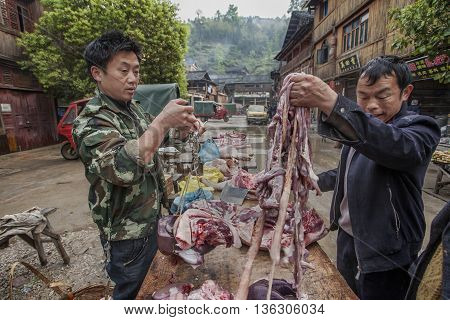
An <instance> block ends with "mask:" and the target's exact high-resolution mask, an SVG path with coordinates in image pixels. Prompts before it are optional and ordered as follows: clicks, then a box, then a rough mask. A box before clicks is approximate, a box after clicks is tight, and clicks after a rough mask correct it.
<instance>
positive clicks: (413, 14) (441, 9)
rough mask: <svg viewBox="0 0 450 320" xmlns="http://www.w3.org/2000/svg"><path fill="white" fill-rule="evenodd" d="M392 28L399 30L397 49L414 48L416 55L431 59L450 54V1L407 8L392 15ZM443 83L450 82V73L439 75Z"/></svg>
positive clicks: (427, 0) (430, 0)
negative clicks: (449, 3) (426, 56)
mask: <svg viewBox="0 0 450 320" xmlns="http://www.w3.org/2000/svg"><path fill="white" fill-rule="evenodd" d="M389 17H390V26H391V27H392V28H393V30H397V33H396V36H395V39H394V42H393V44H392V48H393V49H397V50H401V49H404V48H407V47H408V46H409V45H411V44H412V45H413V46H414V52H413V54H417V55H419V54H420V55H428V56H429V57H430V58H431V59H433V58H434V57H435V56H437V55H439V54H442V53H445V54H447V56H448V55H450V50H449V49H450V41H449V39H450V37H449V36H450V11H449V10H448V0H417V1H415V2H413V3H412V4H410V5H407V6H405V7H404V8H394V9H392V10H390V12H389ZM435 79H436V80H439V81H440V82H443V83H449V82H450V72H449V71H448V70H447V71H444V72H442V73H440V74H438V75H436V76H435Z"/></svg>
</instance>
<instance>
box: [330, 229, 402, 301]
mask: <svg viewBox="0 0 450 320" xmlns="http://www.w3.org/2000/svg"><path fill="white" fill-rule="evenodd" d="M408 267H409V266H404V267H401V268H397V269H392V270H388V271H383V272H371V273H360V274H359V278H358V279H356V277H357V274H358V261H357V259H356V253H355V245H354V242H353V237H352V236H350V235H349V234H348V233H346V232H345V231H343V230H342V229H339V233H338V238H337V268H338V270H339V272H340V273H341V275H342V276H343V277H344V279H345V281H347V284H348V285H349V287H350V288H351V289H352V290H353V292H355V294H356V295H357V296H358V297H359V298H360V299H363V300H378V299H385V300H397V299H404V298H405V296H406V291H407V290H408V286H409V282H410V280H411V278H410V276H409V274H408Z"/></svg>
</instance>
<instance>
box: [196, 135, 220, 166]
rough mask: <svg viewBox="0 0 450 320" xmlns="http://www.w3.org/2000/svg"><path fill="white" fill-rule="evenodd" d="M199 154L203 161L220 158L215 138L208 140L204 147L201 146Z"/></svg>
mask: <svg viewBox="0 0 450 320" xmlns="http://www.w3.org/2000/svg"><path fill="white" fill-rule="evenodd" d="M198 156H199V158H200V161H201V162H202V163H205V162H208V161H212V160H214V159H218V158H220V151H219V148H218V147H217V145H216V143H215V142H214V140H212V139H208V140H206V141H205V142H204V143H203V145H202V147H201V148H200V152H199V153H198Z"/></svg>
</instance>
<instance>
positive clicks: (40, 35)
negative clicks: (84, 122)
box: [18, 0, 188, 99]
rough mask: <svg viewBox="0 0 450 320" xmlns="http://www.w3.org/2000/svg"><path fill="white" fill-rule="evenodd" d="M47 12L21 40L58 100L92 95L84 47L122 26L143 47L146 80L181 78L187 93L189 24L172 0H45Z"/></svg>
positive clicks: (143, 77) (42, 80)
mask: <svg viewBox="0 0 450 320" xmlns="http://www.w3.org/2000/svg"><path fill="white" fill-rule="evenodd" d="M41 2H42V4H43V6H44V8H45V11H44V14H43V15H42V16H41V18H40V19H39V21H38V23H37V24H36V25H35V30H34V31H33V32H32V33H22V34H21V37H20V38H19V39H18V44H19V46H21V47H22V48H23V50H24V54H25V57H26V59H25V60H24V61H22V62H21V63H20V64H21V66H22V67H23V68H25V69H29V70H31V71H32V72H33V73H34V75H35V76H36V77H37V79H38V80H39V82H40V83H41V85H42V86H43V87H44V88H45V89H46V90H48V91H50V92H51V93H52V94H54V95H55V96H56V97H58V98H64V99H74V98H80V97H84V96H87V95H91V94H92V92H93V89H94V84H93V82H92V81H91V80H90V78H89V76H88V74H87V72H86V70H85V62H84V59H83V56H82V53H83V50H84V47H85V46H86V44H88V43H89V42H90V41H92V40H93V39H95V38H96V37H98V36H100V35H101V34H102V33H103V32H105V31H107V30H112V29H116V30H120V31H123V32H124V33H126V34H128V35H129V36H131V37H132V38H133V39H135V40H137V41H138V42H139V43H140V44H141V47H142V61H141V83H168V82H177V83H178V84H179V86H180V88H181V92H182V93H183V94H184V93H186V91H187V89H186V87H187V81H186V75H185V70H184V55H185V53H186V51H187V38H188V27H187V26H186V25H184V24H182V23H181V22H180V21H179V20H178V19H177V17H176V15H177V10H178V9H177V7H176V6H175V5H173V4H172V3H171V2H170V1H169V0H141V1H139V2H137V1H134V0H42V1H41Z"/></svg>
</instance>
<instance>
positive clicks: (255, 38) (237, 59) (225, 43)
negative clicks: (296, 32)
mask: <svg viewBox="0 0 450 320" xmlns="http://www.w3.org/2000/svg"><path fill="white" fill-rule="evenodd" d="M188 23H189V28H190V38H189V43H188V53H187V55H186V57H187V60H188V61H195V62H196V63H197V65H198V66H199V67H200V68H201V69H204V70H207V71H208V72H209V73H212V74H224V73H225V71H226V70H227V69H228V68H233V67H246V68H247V69H248V70H249V72H250V73H251V74H268V73H270V71H272V70H273V69H274V68H275V67H276V66H277V63H276V61H275V60H273V58H274V56H275V55H276V54H277V53H278V51H279V50H280V48H281V45H282V42H283V40H284V35H285V33H286V28H287V24H288V18H287V17H286V16H283V17H280V18H275V19H269V18H260V17H241V16H239V15H238V8H237V7H236V6H234V5H230V6H229V7H228V11H227V12H226V13H221V12H220V11H217V12H216V14H215V16H214V17H212V18H206V17H204V16H202V13H201V11H197V17H196V18H195V19H194V20H189V21H188Z"/></svg>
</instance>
